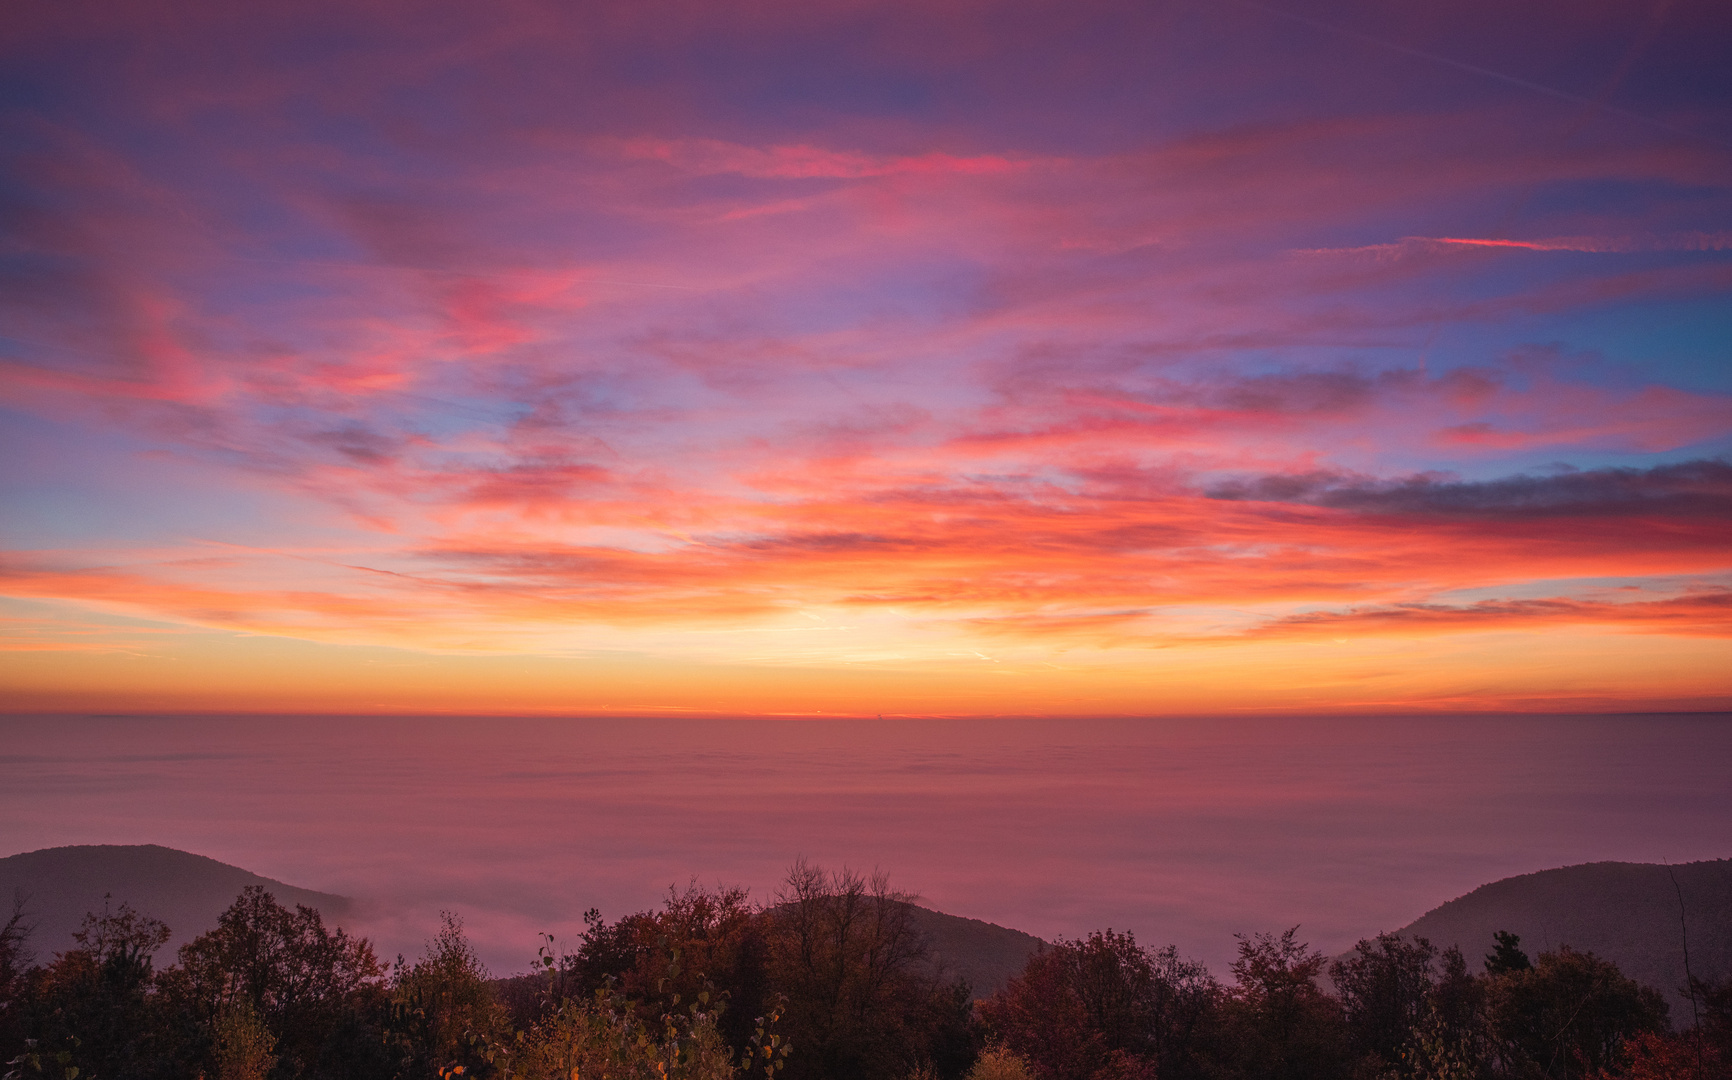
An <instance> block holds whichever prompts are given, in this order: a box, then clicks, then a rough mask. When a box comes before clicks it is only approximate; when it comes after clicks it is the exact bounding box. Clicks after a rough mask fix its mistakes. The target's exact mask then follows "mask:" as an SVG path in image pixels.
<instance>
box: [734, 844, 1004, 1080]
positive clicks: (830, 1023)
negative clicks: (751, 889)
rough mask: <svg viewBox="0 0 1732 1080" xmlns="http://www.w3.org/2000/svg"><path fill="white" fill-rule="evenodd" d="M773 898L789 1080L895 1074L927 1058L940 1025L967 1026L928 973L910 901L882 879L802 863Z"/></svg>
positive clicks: (769, 917) (953, 999)
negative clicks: (789, 1045) (784, 998)
mask: <svg viewBox="0 0 1732 1080" xmlns="http://www.w3.org/2000/svg"><path fill="white" fill-rule="evenodd" d="M776 899H777V903H776V905H775V906H774V907H773V908H771V909H770V910H769V911H767V912H766V913H765V915H766V923H765V926H766V932H767V939H768V942H769V975H770V983H771V985H773V986H775V987H776V988H777V989H778V990H780V991H782V992H783V993H785V994H786V995H787V997H788V1015H787V1029H788V1037H789V1039H790V1041H791V1042H792V1043H793V1045H794V1046H795V1048H796V1050H795V1053H794V1056H793V1057H791V1058H790V1059H789V1064H788V1071H789V1073H790V1077H791V1080H815V1078H819V1077H822V1078H824V1080H876V1078H886V1080H888V1078H900V1077H902V1076H903V1075H905V1074H906V1073H907V1071H908V1070H909V1069H910V1068H912V1067H914V1066H915V1065H916V1064H918V1063H919V1062H920V1061H922V1060H931V1059H932V1057H933V1055H932V1053H931V1050H932V1043H933V1040H934V1039H935V1037H937V1036H938V1035H939V1029H953V1028H956V1027H966V1023H967V1014H966V1003H965V1002H964V1003H963V1004H962V1006H961V1007H958V1005H957V1002H958V998H957V996H956V995H955V994H954V993H952V992H951V990H950V988H949V987H947V986H946V985H945V984H943V983H942V982H940V981H939V980H938V979H937V978H936V977H935V976H934V975H932V974H931V973H930V965H929V955H928V953H927V948H926V943H925V941H924V940H923V939H922V938H921V936H920V935H919V933H917V932H916V930H915V928H914V924H913V922H912V920H911V918H910V914H909V906H910V903H911V901H912V899H913V898H912V897H911V896H909V895H908V894H906V893H901V892H897V891H895V890H893V889H891V888H890V884H889V880H888V879H887V878H886V877H885V876H884V875H883V874H878V873H875V874H873V875H872V876H871V877H870V878H868V877H864V876H862V875H860V874H857V873H854V872H853V871H850V870H848V869H846V868H844V869H843V870H842V871H840V872H839V873H826V872H825V871H824V870H822V869H821V868H819V867H816V866H813V865H811V864H810V863H807V862H806V861H805V860H803V859H802V860H800V861H798V862H796V863H795V864H794V866H793V867H792V868H791V869H790V870H789V872H788V877H787V880H786V882H785V883H784V886H783V888H782V889H781V890H780V891H779V892H778V893H777V896H776ZM947 1002H948V1005H949V1007H948V1009H947V1008H946V1003H947ZM969 1056H970V1057H972V1054H970V1055H969ZM965 1064H966V1063H964V1067H965Z"/></svg>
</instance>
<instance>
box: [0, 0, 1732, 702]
mask: <svg viewBox="0 0 1732 1080" xmlns="http://www.w3.org/2000/svg"><path fill="white" fill-rule="evenodd" d="M1728 40H1732V11H1729V10H1728V9H1727V8H1726V7H1725V5H1723V4H1720V3H1718V2H1716V0H1675V2H1666V0H1657V2H1647V3H1636V2H1622V0H1620V2H1605V0H1585V2H1584V0H1572V2H1570V3H1563V2H1535V0H1520V2H1515V3H1511V2H1508V0H1499V2H1497V3H1492V2H1489V0H1483V2H1482V0H1466V2H1462V3H1451V4H1388V3H1369V2H1364V3H1359V2H1352V0H1272V2H1270V3H1262V2H1253V0H1210V2H1203V0H1175V2H1167V0H1144V2H1141V3H1126V4H1115V3H1105V2H1103V3H1080V4H1078V3H1072V4H1056V3H1054V4H1035V3H919V4H897V3H892V2H874V3H850V2H845V0H844V2H836V3H825V4H812V3H780V2H774V0H755V2H743V3H737V4H715V3H697V2H691V3H677V2H675V3H657V2H638V0H634V2H632V3H607V2H593V3H583V4H562V3H540V2H533V0H500V2H497V3H491V4H485V5H478V4H472V3H455V2H448V0H434V2H417V3H414V4H408V3H397V2H391V0H344V2H342V3H335V2H326V0H307V2H302V3H296V4H293V5H273V6H236V5H234V4H230V3H214V2H212V3H207V2H201V0H180V2H176V3H173V4H169V3H161V2H156V3H148V2H132V0H113V2H104V3H100V4H98V3H95V2H93V0H71V2H65V0H54V2H50V0H25V2H24V3H21V4H17V5H14V6H13V7H12V8H11V9H9V12H8V15H7V19H6V25H5V27H4V28H3V29H0V461H4V462H5V467H4V468H3V469H0V695H3V696H0V708H4V709H7V710H9V711H13V712H56V711H96V712H117V713H128V712H161V711H181V712H188V711H192V712H199V711H210V712H237V711H240V712H264V713H289V712H300V713H307V712H330V713H368V712H380V713H401V712H415V713H418V714H428V713H512V714H549V715H553V714H557V715H688V714H691V715H727V716H761V717H768V716H782V715H804V716H810V715H819V714H822V715H851V716H877V715H883V716H886V717H891V718H895V717H904V716H959V717H966V716H1006V715H1017V716H1033V717H1041V716H1159V715H1195V714H1211V715H1239V714H1244V713H1282V712H1299V713H1335V714H1339V713H1354V712H1365V713H1379V714H1387V713H1404V712H1471V711H1511V710H1514V711H1538V712H1584V711H1590V712H1591V711H1610V712H1618V711H1643V710H1648V711H1653V710H1660V711H1689V710H1724V709H1728V708H1732V662H1729V661H1732V649H1729V648H1728V638H1729V637H1732V543H1729V537H1732V303H1728V298H1729V296H1732V67H1728V65H1726V64H1725V63H1724V48H1725V43H1726V42H1727V41H1728Z"/></svg>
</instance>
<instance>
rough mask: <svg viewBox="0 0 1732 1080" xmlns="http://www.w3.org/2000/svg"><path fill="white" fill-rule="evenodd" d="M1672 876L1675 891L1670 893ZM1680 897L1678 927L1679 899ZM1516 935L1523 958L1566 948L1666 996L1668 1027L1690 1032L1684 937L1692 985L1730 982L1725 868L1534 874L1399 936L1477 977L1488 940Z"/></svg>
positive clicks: (1731, 886) (1717, 864) (1597, 868)
mask: <svg viewBox="0 0 1732 1080" xmlns="http://www.w3.org/2000/svg"><path fill="white" fill-rule="evenodd" d="M1674 875H1675V876H1676V880H1677V888H1675V889H1674V887H1673V877H1674ZM1680 893H1682V894H1683V912H1682V913H1683V916H1684V919H1683V923H1682V924H1680V921H1679V914H1680V912H1679V906H1678V900H1679V894H1680ZM1497 930H1508V931H1510V932H1511V933H1514V934H1519V935H1521V943H1522V949H1523V951H1525V952H1526V953H1527V954H1528V955H1529V956H1537V955H1539V954H1540V953H1541V952H1544V951H1547V950H1550V949H1555V948H1556V947H1557V946H1559V945H1568V946H1570V947H1571V948H1573V949H1576V950H1577V951H1587V952H1593V953H1596V954H1598V955H1599V956H1601V957H1604V958H1605V959H1607V960H1610V961H1612V962H1613V963H1615V964H1617V965H1618V967H1619V968H1621V969H1622V970H1623V972H1624V974H1626V975H1628V976H1630V977H1631V978H1632V979H1635V980H1636V981H1637V982H1641V983H1646V984H1647V985H1649V986H1652V987H1654V988H1655V989H1657V990H1661V991H1664V992H1665V993H1666V995H1667V999H1668V1000H1669V1001H1671V1003H1672V1017H1673V1020H1674V1021H1681V1022H1683V1023H1685V1024H1688V1023H1689V1017H1690V1005H1689V999H1688V998H1686V997H1685V996H1684V995H1683V994H1682V993H1681V992H1679V991H1680V988H1681V987H1683V985H1684V941H1685V938H1684V933H1683V932H1684V931H1685V930H1687V931H1688V935H1689V937H1688V940H1689V946H1690V970H1691V971H1692V972H1693V973H1694V974H1695V975H1696V976H1697V977H1698V978H1708V979H1711V980H1721V979H1725V978H1727V977H1728V976H1732V859H1716V860H1713V861H1711V862H1694V863H1680V864H1679V865H1677V866H1673V867H1670V868H1668V867H1665V866H1659V865H1655V864H1652V863H1623V862H1602V863H1585V864H1583V865H1581V866H1565V867H1561V868H1559V869H1556V870H1541V871H1540V872H1538V873H1534V874H1522V875H1520V876H1518V877H1512V878H1504V879H1503V880H1502V881H1494V882H1492V883H1491V884H1490V885H1482V886H1480V887H1479V888H1477V889H1475V890H1474V891H1472V892H1470V893H1468V894H1467V895H1466V896H1462V897H1459V898H1457V899H1455V900H1451V901H1450V902H1449V903H1447V904H1444V905H1442V906H1441V907H1438V908H1435V909H1433V910H1431V911H1429V912H1427V913H1426V914H1424V915H1422V916H1420V917H1419V918H1418V919H1416V920H1415V921H1414V922H1412V923H1411V924H1409V925H1407V926H1404V927H1402V928H1401V930H1400V933H1401V934H1402V936H1404V937H1414V936H1417V937H1423V938H1426V939H1428V940H1430V941H1431V943H1432V944H1433V945H1436V946H1437V947H1438V948H1439V949H1443V948H1447V947H1449V946H1451V945H1455V946H1458V947H1460V949H1461V951H1462V952H1463V953H1464V954H1466V956H1467V959H1468V962H1469V963H1470V964H1471V965H1472V966H1473V967H1474V968H1475V969H1476V970H1477V969H1478V967H1479V965H1480V961H1481V958H1482V957H1483V956H1484V954H1485V953H1487V952H1490V951H1491V947H1492V933H1493V932H1494V931H1497Z"/></svg>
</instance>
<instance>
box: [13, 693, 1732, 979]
mask: <svg viewBox="0 0 1732 1080" xmlns="http://www.w3.org/2000/svg"><path fill="white" fill-rule="evenodd" d="M0 767H3V769H4V772H3V774H0V775H3V776H4V780H3V782H0V855H8V854H13V853H16V852H21V851H29V850H34V849H37V848H43V847H52V846H57V845H62V844H142V843H152V844H162V845H166V846H168V847H175V848H181V849H184V850H187V851H192V852H197V853H199V854H202V855H208V856H211V857H213V858H216V859H220V860H222V861H224V862H228V863H233V864H235V865H237V866H241V867H244V868H246V869H248V870H252V871H254V872H256V873H260V874H264V875H266V876H268V877H273V878H276V879H278V880H281V881H285V882H288V883H291V884H295V885H300V886H304V887H307V888H313V889H319V890H324V891H328V892H337V893H343V894H347V895H350V896H355V897H358V898H362V899H364V900H365V901H367V903H366V905H365V907H364V908H363V912H364V914H363V916H362V917H361V922H360V925H359V926H358V927H357V928H358V929H359V930H360V931H362V932H364V933H367V934H369V935H371V936H372V937H373V938H374V939H375V941H376V942H377V943H378V944H379V946H380V952H381V953H382V954H383V955H385V956H392V955H395V954H396V953H398V952H404V953H407V954H409V955H411V956H413V955H415V954H417V953H419V951H420V949H421V947H422V945H423V943H424V941H425V940H426V938H427V937H428V936H429V934H430V933H431V932H432V928H433V927H434V925H435V924H436V920H437V918H438V913H439V911H440V910H441V909H448V910H452V911H455V912H458V913H459V914H461V915H462V916H463V917H464V919H465V920H466V923H467V926H468V928H469V931H470V933H471V936H472V937H473V939H474V940H475V941H476V944H477V947H478V949H479V951H480V953H481V955H482V957H483V958H484V959H485V960H486V962H487V963H488V964H489V965H490V966H491V967H492V968H493V970H494V971H495V972H496V973H500V974H504V973H509V972H512V971H518V970H524V969H526V968H527V967H528V964H529V961H530V959H531V958H532V957H533V955H534V953H535V949H536V946H537V944H538V939H537V936H536V935H537V934H538V933H539V932H542V931H548V932H552V933H554V934H557V935H560V936H561V937H563V938H565V939H567V940H569V939H572V938H574V937H575V936H576V932H577V931H579V930H581V917H582V913H583V911H584V910H585V909H586V908H590V907H596V908H599V909H600V910H601V912H602V914H603V915H605V916H607V917H609V918H614V917H617V916H619V915H621V914H624V913H626V912H629V911H634V910H639V909H641V908H644V907H648V906H651V905H653V904H655V903H656V902H657V899H658V897H660V896H661V895H664V894H665V892H666V890H667V889H668V888H669V886H670V885H683V884H685V883H686V882H687V881H689V880H690V879H692V878H696V879H698V880H699V881H700V882H702V883H704V884H716V883H722V884H739V885H744V886H747V887H748V888H750V889H751V892H752V895H753V896H754V897H755V898H758V899H761V900H770V899H772V898H773V897H774V895H775V889H776V886H777V883H778V881H779V880H780V879H781V877H782V876H783V874H784V873H785V871H786V868H787V867H788V865H789V863H790V862H791V861H792V860H793V859H795V858H796V857H798V856H804V857H805V858H807V859H809V860H812V861H814V862H817V863H819V864H822V865H825V866H830V867H840V866H844V865H846V866H849V867H853V868H856V869H861V870H867V871H869V870H871V869H873V868H879V869H882V870H884V871H885V872H887V873H888V874H889V875H890V878H891V883H892V885H894V886H896V887H900V888H903V889H906V890H908V891H910V892H914V893H917V894H919V896H920V897H921V898H922V900H923V902H924V903H926V904H927V905H928V906H931V907H935V908H938V909H940V910H943V911H948V912H951V913H954V914H958V915H967V916H971V917H975V918H980V919H986V920H989V921H992V922H996V923H1000V924H1002V925H1006V926H1013V927H1016V928H1019V929H1022V930H1027V931H1029V932H1031V933H1035V934H1039V935H1041V936H1043V937H1048V938H1052V937H1057V936H1059V935H1065V936H1077V935H1081V934H1084V933H1086V932H1088V931H1090V930H1094V929H1099V928H1105V927H1113V928H1115V929H1121V930H1124V929H1129V930H1132V931H1134V932H1135V933H1136V935H1137V937H1138V939H1139V940H1140V941H1143V942H1145V943H1148V944H1157V945H1158V944H1165V943H1169V942H1171V943H1176V944H1177V945H1178V946H1179V947H1180V948H1181V949H1182V950H1183V951H1184V952H1185V953H1187V954H1189V955H1192V956H1194V957H1197V958H1199V959H1202V960H1205V961H1207V962H1208V963H1209V965H1210V966H1211V967H1212V968H1214V969H1215V970H1216V971H1217V972H1218V973H1221V974H1225V969H1226V965H1227V962H1228V960H1229V959H1230V958H1231V956H1232V955H1233V946H1234V942H1233V935H1234V934H1235V933H1243V932H1252V931H1260V930H1279V929H1284V928H1286V927H1289V926H1292V925H1295V924H1297V925H1299V927H1300V936H1301V938H1303V939H1305V940H1308V941H1310V942H1311V943H1312V944H1313V945H1315V946H1317V947H1320V948H1322V949H1324V950H1325V951H1327V952H1334V951H1336V950H1339V949H1342V948H1344V947H1346V946H1348V945H1350V944H1351V943H1352V942H1353V941H1354V940H1356V939H1357V938H1359V937H1361V936H1365V935H1370V934H1373V933H1376V932H1377V931H1379V930H1384V929H1393V928H1395V927H1397V926H1400V925H1403V924H1405V923H1407V922H1409V921H1410V920H1412V919H1414V918H1415V917H1417V916H1418V915H1420V914H1422V913H1423V912H1425V911H1426V910H1428V909H1430V908H1432V907H1435V906H1436V905H1437V904H1440V903H1442V902H1444V901H1446V900H1449V899H1451V898H1453V897H1456V896H1459V895H1461V894H1462V893H1465V892H1467V891H1469V890H1471V889H1473V888H1475V887H1477V886H1479V885H1481V884H1484V883H1486V882H1489V881H1493V880H1495V879H1497V878H1501V877H1507V876H1509V875H1512V874H1519V873H1525V872H1528V871H1533V870H1540V869H1545V868H1548V867H1554V866H1564V865H1569V864H1572V863H1582V862H1592V861H1598V860H1606V859H1617V860H1630V861H1642V862H1658V861H1671V862H1683V861H1689V860H1695V859H1709V858H1723V857H1727V856H1732V780H1729V779H1728V778H1729V777H1732V717H1725V716H1718V717H1715V716H1621V717H1555V716H1554V717H1534V716H1523V717H1511V716H1466V717H1426V718H1418V719H1415V718H1406V719H1383V718H1365V717H1354V718H1311V719H1216V720H1164V719H1163V720H1142V721H1122V720H1121V721H1105V722H1103V721H1056V720H1044V721H1002V720H922V721H911V720H886V721H878V720H872V721H734V720H728V721H699V720H551V719H451V718H438V719H421V718H331V717H317V718H307V717H272V718H251V717H249V718H221V717H197V718H186V717H157V718H72V717H11V718H0Z"/></svg>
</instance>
